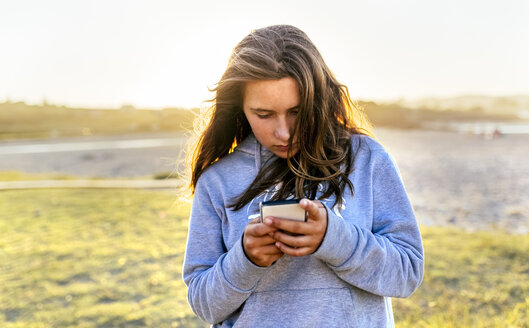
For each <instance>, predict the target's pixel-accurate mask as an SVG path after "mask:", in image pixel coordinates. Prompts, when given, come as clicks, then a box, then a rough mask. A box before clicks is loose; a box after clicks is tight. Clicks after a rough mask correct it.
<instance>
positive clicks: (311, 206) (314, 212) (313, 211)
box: [299, 198, 323, 219]
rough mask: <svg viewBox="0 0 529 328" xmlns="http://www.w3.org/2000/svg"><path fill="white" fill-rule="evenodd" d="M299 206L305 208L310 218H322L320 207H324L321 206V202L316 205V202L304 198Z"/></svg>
mask: <svg viewBox="0 0 529 328" xmlns="http://www.w3.org/2000/svg"><path fill="white" fill-rule="evenodd" d="M299 205H300V206H301V208H303V209H304V210H305V211H307V212H308V213H309V216H310V217H311V218H312V219H318V218H320V216H321V213H320V207H323V205H320V203H319V202H318V203H316V202H314V201H311V200H309V199H306V198H303V199H302V200H301V201H300V202H299Z"/></svg>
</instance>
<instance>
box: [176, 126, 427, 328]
mask: <svg viewBox="0 0 529 328" xmlns="http://www.w3.org/2000/svg"><path fill="white" fill-rule="evenodd" d="M351 142H352V146H353V153H355V152H356V156H355V159H354V171H353V172H352V173H351V174H350V176H349V178H350V180H351V182H352V183H353V185H354V197H353V196H352V194H351V191H350V190H349V188H346V192H345V194H344V197H343V200H342V201H343V205H342V206H341V207H340V208H338V206H335V207H334V208H332V205H333V204H334V202H335V198H334V196H333V197H331V198H329V199H325V200H322V203H323V204H324V205H325V207H326V209H327V213H328V225H327V232H326V234H325V237H324V239H323V241H322V243H321V245H320V247H319V248H318V250H317V251H316V252H315V253H313V254H311V255H307V256H303V257H292V256H289V255H283V256H282V257H281V258H280V259H279V260H278V261H276V262H275V263H274V264H272V265H271V266H269V267H259V266H257V265H255V264H253V263H252V262H251V261H250V260H249V259H248V258H247V257H246V255H245V253H244V250H243V247H242V239H241V238H242V234H243V231H244V228H245V227H246V225H247V224H248V222H249V221H250V220H251V219H253V218H254V217H256V216H257V215H258V214H259V203H260V202H261V201H265V200H269V199H270V198H271V197H272V195H273V193H274V190H270V191H267V192H264V193H263V194H261V195H260V196H259V197H257V198H256V199H254V200H253V201H252V202H250V203H249V204H247V205H246V206H245V207H243V208H242V209H240V210H238V211H233V210H232V209H228V208H227V206H228V205H229V204H232V202H233V200H234V198H235V197H237V196H239V195H241V193H243V192H244V191H245V190H246V188H247V187H248V186H249V185H250V183H252V181H253V180H254V178H255V176H256V174H257V172H258V170H259V169H260V168H261V166H262V165H263V164H264V163H265V162H266V160H267V159H269V158H271V157H273V156H275V155H273V153H271V152H270V151H269V150H267V149H266V148H264V147H262V146H261V144H260V143H259V142H258V141H257V140H256V139H255V136H254V135H253V134H250V135H249V136H248V137H247V138H246V139H245V140H244V141H243V142H242V143H241V144H240V145H239V146H237V147H236V149H235V151H234V152H232V153H231V154H229V155H227V156H225V157H224V158H222V159H221V160H219V161H218V162H216V163H215V164H213V165H211V166H210V167H209V168H208V169H206V170H205V171H204V172H203V174H202V175H201V177H200V178H199V180H198V183H197V185H196V189H195V195H194V199H193V206H192V209H191V217H190V222H189V235H188V241H187V248H186V255H185V260H184V269H183V278H184V282H185V283H186V285H187V286H188V301H189V304H190V305H191V308H192V309H193V311H194V312H195V313H196V314H197V315H198V316H199V317H200V318H201V319H202V320H204V321H207V322H209V323H212V324H213V326H214V327H393V325H394V324H393V313H392V309H391V300H390V297H407V296H409V295H410V294H411V293H413V292H414V291H415V289H416V288H417V287H418V286H419V284H420V283H421V281H422V277H423V270H424V257H423V248H422V242H421V236H420V233H419V229H418V226H417V222H416V219H415V215H414V213H413V210H412V207H411V204H410V202H409V199H408V196H407V194H406V191H405V189H404V185H403V183H402V179H401V176H400V173H399V171H398V169H397V167H396V164H395V162H394V161H393V159H392V158H391V156H390V155H389V154H388V153H387V152H386V151H385V149H384V148H383V147H382V146H381V145H380V144H379V143H378V142H377V141H375V140H374V139H372V138H370V137H367V136H364V135H352V136H351ZM318 195H321V193H320V192H319V193H318Z"/></svg>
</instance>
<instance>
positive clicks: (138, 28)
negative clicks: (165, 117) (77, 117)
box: [0, 0, 529, 108]
mask: <svg viewBox="0 0 529 328" xmlns="http://www.w3.org/2000/svg"><path fill="white" fill-rule="evenodd" d="M528 17H529V1H525V0H519V1H518V0H505V1H499V0H498V1H492V0H483V1H474V0H445V1H421V0H402V1H390V0H386V1H377V0H375V1H355V0H350V1H331V0H328V1H321V0H320V1H289V0H281V1H276V0H267V1H260V2H252V1H243V0H231V1H230V0H226V1H219V0H216V1H212V0H203V1H177V0H172V1H168V0H166V1H162V0H149V1H147V0H145V1H137V0H122V1H121V0H104V1H101V0H91V1H81V0H78V1H71V0H69V1H68V0H64V1H60V0H47V1H40V0H17V1H15V0H11V1H8V0H0V42H1V46H0V102H3V101H6V100H10V101H25V102H26V103H30V104H41V103H43V102H44V101H46V102H48V103H53V104H58V105H67V106H72V107H102V108H108V107H120V106H122V105H133V106H135V107H137V108H147V107H148V108H163V107H188V108H191V107H202V106H204V105H205V104H207V103H205V102H204V101H206V100H207V99H210V98H212V97H213V96H214V94H213V93H211V92H209V91H208V88H213V87H214V86H215V83H216V82H217V81H218V80H219V79H220V77H221V75H222V73H223V71H224V69H225V68H226V65H227V62H228V58H229V56H230V53H231V50H232V49H233V47H235V45H236V44H237V43H238V42H239V41H240V40H241V39H242V38H243V37H244V36H246V35H247V34H248V33H250V32H251V30H252V29H256V28H260V27H264V26H268V25H274V24H290V25H294V26H297V27H299V28H300V29H302V30H303V31H305V33H307V35H308V36H309V37H310V38H311V40H312V41H313V42H314V44H315V45H316V46H317V48H318V49H319V50H320V52H321V53H322V55H323V58H324V59H325V61H326V63H327V65H328V66H329V67H330V68H331V70H333V72H334V73H335V75H336V76H337V78H338V80H339V81H340V82H342V83H343V84H345V85H347V86H348V88H349V91H350V94H351V96H352V97H353V98H354V99H356V100H375V101H382V100H396V99H402V98H404V99H417V98H423V97H450V96H459V95H470V94H471V95H492V96H508V95H517V94H529V42H528V40H529V19H528Z"/></svg>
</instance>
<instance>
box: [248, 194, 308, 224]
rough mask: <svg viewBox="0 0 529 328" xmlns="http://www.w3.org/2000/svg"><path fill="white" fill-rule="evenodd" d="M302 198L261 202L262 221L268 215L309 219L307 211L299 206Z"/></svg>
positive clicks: (296, 219)
mask: <svg viewBox="0 0 529 328" xmlns="http://www.w3.org/2000/svg"><path fill="white" fill-rule="evenodd" d="M300 200H301V199H288V200H274V201H268V202H262V203H260V204H259V208H260V209H261V223H262V222H263V220H264V218H266V217H267V216H275V217H276V218H281V219H289V220H295V221H307V213H306V211H305V210H304V209H303V208H301V206H299V201H300Z"/></svg>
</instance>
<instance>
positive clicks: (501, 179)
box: [0, 128, 529, 234]
mask: <svg viewBox="0 0 529 328" xmlns="http://www.w3.org/2000/svg"><path fill="white" fill-rule="evenodd" d="M182 136H183V135H182V134H181V133H173V134H171V133H165V134H147V135H127V136H119V137H84V138H80V137H79V138H64V139H51V140H31V141H29V140H28V141H13V142H3V143H0V171H5V170H17V171H22V172H29V173H48V172H56V173H64V174H71V175H75V176H80V177H102V178H117V177H120V178H131V177H145V176H153V175H155V174H159V173H163V172H171V171H173V170H174V168H175V163H177V161H181V160H182V157H183V154H184V153H183V149H184V147H183V140H184V139H183V138H182ZM376 136H377V139H378V140H379V141H380V142H381V143H382V144H383V145H384V146H385V147H386V148H387V149H388V151H389V152H390V153H391V154H392V156H393V157H394V159H395V161H396V162H397V165H398V167H399V169H400V172H401V175H402V178H403V181H404V185H405V187H406V190H407V191H408V194H409V196H410V200H411V202H412V205H413V208H414V210H415V213H416V216H417V220H418V221H419V223H420V224H421V225H428V226H454V227H458V228H461V229H465V230H471V231H474V230H490V229H501V230H505V231H508V232H510V233H522V234H526V233H529V165H528V164H527V159H528V157H529V156H528V154H529V135H528V134H509V135H503V136H500V137H498V138H493V139H491V138H488V137H484V136H482V135H475V134H464V133H456V132H443V131H428V130H397V129H386V128H379V129H377V130H376ZM146 139H148V140H149V142H148V143H146V142H145V140H146ZM156 141H158V142H156ZM81 144H82V145H83V147H80V146H79V145H81ZM90 144H93V146H90ZM35 145H38V146H39V147H36V148H35ZM46 145H48V146H49V147H48V148H46V147H47V146H46ZM65 145H66V146H68V145H69V146H68V147H66V146H65ZM76 145H77V146H78V147H77V149H76ZM116 145H120V146H116ZM21 146H22V147H21ZM9 147H10V148H9ZM43 147H44V148H43ZM91 147H92V148H91ZM17 149H18V150H17ZM28 149H29V150H28ZM31 149H33V150H31ZM35 149H36V150H35ZM43 149H44V150H43ZM46 149H48V150H46Z"/></svg>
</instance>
